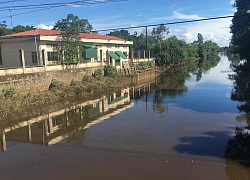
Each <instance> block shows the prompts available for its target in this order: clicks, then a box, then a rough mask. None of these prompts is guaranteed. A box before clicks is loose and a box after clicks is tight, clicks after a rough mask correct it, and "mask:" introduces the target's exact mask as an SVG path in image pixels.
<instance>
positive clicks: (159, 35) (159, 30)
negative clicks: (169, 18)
mask: <svg viewBox="0 0 250 180" xmlns="http://www.w3.org/2000/svg"><path fill="white" fill-rule="evenodd" d="M168 33H169V30H168V28H167V27H166V26H164V25H160V26H158V27H156V28H153V30H152V32H151V35H152V41H153V44H154V45H159V44H161V43H162V42H163V40H164V39H165V35H166V34H168Z"/></svg>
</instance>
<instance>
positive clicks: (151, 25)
mask: <svg viewBox="0 0 250 180" xmlns="http://www.w3.org/2000/svg"><path fill="white" fill-rule="evenodd" d="M232 17H234V16H233V15H231V16H219V17H211V18H202V19H194V20H187V21H176V22H169V23H160V24H150V25H141V26H131V27H123V28H111V29H100V30H96V31H97V32H102V31H117V30H127V29H138V28H147V27H154V26H160V25H173V24H184V23H191V22H199V21H209V20H216V19H226V18H232Z"/></svg>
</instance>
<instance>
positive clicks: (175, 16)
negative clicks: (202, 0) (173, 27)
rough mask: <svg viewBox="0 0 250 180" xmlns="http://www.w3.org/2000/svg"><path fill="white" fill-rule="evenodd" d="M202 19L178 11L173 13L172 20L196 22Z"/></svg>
mask: <svg viewBox="0 0 250 180" xmlns="http://www.w3.org/2000/svg"><path fill="white" fill-rule="evenodd" d="M201 18H202V17H200V16H198V15H197V14H191V15H188V14H182V13H179V12H178V11H174V12H173V16H171V19H188V20H194V19H201Z"/></svg>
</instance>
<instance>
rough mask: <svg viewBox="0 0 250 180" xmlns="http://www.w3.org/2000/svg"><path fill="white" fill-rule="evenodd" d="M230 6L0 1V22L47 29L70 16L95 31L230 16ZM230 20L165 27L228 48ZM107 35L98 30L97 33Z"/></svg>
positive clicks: (146, 0) (229, 1) (183, 0)
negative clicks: (200, 35)
mask: <svg viewBox="0 0 250 180" xmlns="http://www.w3.org/2000/svg"><path fill="white" fill-rule="evenodd" d="M76 2H78V3H76ZM233 3H234V0H219V1H218V0H209V1H208V0H192V1H187V0H83V1H77V0H53V1H51V0H42V1H34V0H1V1H0V21H6V24H7V25H8V28H11V27H14V26H17V25H23V26H26V25H28V26H35V27H37V28H45V29H50V28H52V27H53V26H54V25H55V23H56V22H57V21H58V20H61V19H65V18H66V17H67V15H68V14H74V15H75V16H78V17H79V18H80V19H87V20H88V21H89V23H90V24H91V25H92V26H93V28H94V30H96V31H98V30H107V29H113V28H127V27H137V26H148V25H157V24H165V23H172V22H178V21H189V20H196V19H203V18H213V17H221V16H230V15H233V14H234V12H235V11H236V9H235V8H234V7H233V6H232V5H233ZM31 5H38V6H31ZM51 5H53V6H54V7H51ZM55 6H57V7H55ZM231 20H232V18H225V19H217V20H210V21H201V22H192V23H183V24H175V25H167V27H168V28H169V32H170V33H169V34H168V36H173V35H175V36H176V37H178V38H179V39H183V40H185V41H186V42H193V41H195V40H197V34H198V33H201V34H202V35H203V38H204V40H212V41H214V42H217V43H218V44H219V45H220V46H228V45H229V42H230V38H231V34H230V25H231ZM152 28H153V27H149V28H148V30H149V31H150V30H152ZM128 31H129V32H130V33H131V34H134V32H135V31H136V32H137V33H138V34H140V33H141V32H145V28H133V29H129V30H128ZM109 32H110V30H109V31H98V33H99V34H108V33H109Z"/></svg>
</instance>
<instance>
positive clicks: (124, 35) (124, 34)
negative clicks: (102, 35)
mask: <svg viewBox="0 0 250 180" xmlns="http://www.w3.org/2000/svg"><path fill="white" fill-rule="evenodd" d="M107 35H111V36H116V37H119V38H122V39H124V40H126V41H131V40H133V36H132V35H130V34H129V32H128V31H127V30H120V31H113V32H110V33H109V34H107Z"/></svg>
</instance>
